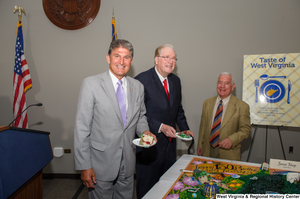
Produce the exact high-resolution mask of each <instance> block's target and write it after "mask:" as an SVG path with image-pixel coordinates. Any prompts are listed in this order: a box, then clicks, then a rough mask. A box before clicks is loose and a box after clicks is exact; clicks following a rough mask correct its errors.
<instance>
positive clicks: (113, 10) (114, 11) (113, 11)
mask: <svg viewBox="0 0 300 199" xmlns="http://www.w3.org/2000/svg"><path fill="white" fill-rule="evenodd" d="M112 18H113V19H115V11H114V8H113V17H112Z"/></svg>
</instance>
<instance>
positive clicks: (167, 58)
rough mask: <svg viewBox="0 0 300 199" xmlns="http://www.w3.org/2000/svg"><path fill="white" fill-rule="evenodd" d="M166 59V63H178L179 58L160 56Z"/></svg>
mask: <svg viewBox="0 0 300 199" xmlns="http://www.w3.org/2000/svg"><path fill="white" fill-rule="evenodd" d="M158 57H162V58H164V60H165V61H173V62H176V61H177V58H176V57H169V56H158Z"/></svg>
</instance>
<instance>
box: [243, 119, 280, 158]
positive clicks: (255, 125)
mask: <svg viewBox="0 0 300 199" xmlns="http://www.w3.org/2000/svg"><path fill="white" fill-rule="evenodd" d="M252 126H254V128H255V130H254V134H253V138H252V141H251V145H250V150H249V153H248V157H247V162H248V160H249V156H250V153H251V149H252V145H253V141H254V138H255V134H256V131H257V127H258V125H257V124H252ZM280 127H283V126H277V129H278V134H279V138H280V143H281V148H282V152H283V157H284V159H285V160H286V157H285V153H284V148H283V145H282V139H281V133H280ZM267 144H268V125H266V145H265V162H267V148H268V147H267V146H268V145H267Z"/></svg>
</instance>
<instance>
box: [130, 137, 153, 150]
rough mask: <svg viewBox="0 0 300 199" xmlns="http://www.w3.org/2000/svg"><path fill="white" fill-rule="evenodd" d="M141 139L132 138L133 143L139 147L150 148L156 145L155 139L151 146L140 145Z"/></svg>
mask: <svg viewBox="0 0 300 199" xmlns="http://www.w3.org/2000/svg"><path fill="white" fill-rule="evenodd" d="M140 139H141V138H136V139H134V140H132V143H133V144H134V145H136V146H138V147H143V148H149V147H151V146H154V145H155V144H156V141H155V140H153V143H152V145H151V146H143V145H140V144H139V143H140Z"/></svg>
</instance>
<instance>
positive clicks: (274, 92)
mask: <svg viewBox="0 0 300 199" xmlns="http://www.w3.org/2000/svg"><path fill="white" fill-rule="evenodd" d="M260 94H261V95H263V96H264V97H265V99H266V101H267V102H269V103H276V102H279V101H280V100H282V98H283V97H284V95H285V88H284V86H283V84H282V83H281V82H279V81H276V80H269V81H266V82H265V83H263V84H262V85H261V87H260Z"/></svg>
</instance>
